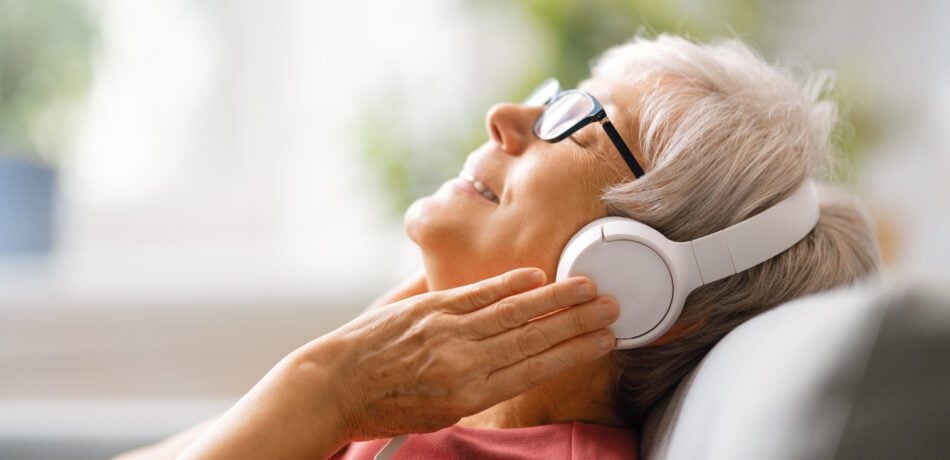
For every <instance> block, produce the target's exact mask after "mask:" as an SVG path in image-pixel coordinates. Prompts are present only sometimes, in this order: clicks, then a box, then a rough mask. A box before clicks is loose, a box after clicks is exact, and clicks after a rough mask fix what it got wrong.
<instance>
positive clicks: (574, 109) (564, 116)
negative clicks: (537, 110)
mask: <svg viewBox="0 0 950 460" xmlns="http://www.w3.org/2000/svg"><path fill="white" fill-rule="evenodd" d="M593 110H594V101H592V100H591V98H589V97H587V96H586V95H585V94H583V93H575V92H567V93H562V94H561V95H560V96H559V97H558V98H557V99H556V100H555V101H554V102H553V103H552V104H551V105H549V106H548V107H547V108H545V109H544V114H543V115H541V119H540V120H538V123H537V124H536V125H535V134H537V136H538V137H539V138H541V139H545V140H550V139H554V138H557V137H558V136H560V135H562V134H564V133H565V132H567V130H569V129H571V128H573V127H574V126H575V125H576V124H577V123H579V122H580V121H581V120H583V119H584V118H586V117H587V116H589V115H590V113H591V111H593Z"/></svg>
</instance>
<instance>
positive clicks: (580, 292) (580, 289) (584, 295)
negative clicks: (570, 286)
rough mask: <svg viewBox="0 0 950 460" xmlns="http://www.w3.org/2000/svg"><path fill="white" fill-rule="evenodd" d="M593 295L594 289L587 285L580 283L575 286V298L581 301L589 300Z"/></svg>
mask: <svg viewBox="0 0 950 460" xmlns="http://www.w3.org/2000/svg"><path fill="white" fill-rule="evenodd" d="M593 295H594V289H593V288H592V287H591V286H590V284H588V283H581V284H580V285H578V286H577V296H578V297H580V298H581V299H585V300H586V299H589V298H591V297H592V296H593Z"/></svg>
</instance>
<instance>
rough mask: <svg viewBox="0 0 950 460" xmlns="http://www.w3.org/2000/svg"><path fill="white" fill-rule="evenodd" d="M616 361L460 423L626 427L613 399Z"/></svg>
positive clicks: (579, 371)
mask: <svg viewBox="0 0 950 460" xmlns="http://www.w3.org/2000/svg"><path fill="white" fill-rule="evenodd" d="M614 375H615V374H614V371H613V369H612V360H611V359H610V356H606V357H604V358H602V359H601V360H598V361H595V362H593V363H590V364H587V365H583V366H580V367H577V368H575V369H573V370H572V371H569V372H567V373H566V374H564V375H562V376H560V377H558V378H556V379H554V380H552V381H550V382H547V383H545V384H543V385H540V386H538V387H536V388H534V389H532V390H530V391H528V392H526V393H523V394H521V395H518V396H516V397H514V398H512V399H509V400H507V401H503V402H501V403H498V404H496V405H494V406H492V407H489V408H488V409H486V410H484V411H482V412H480V413H478V414H475V415H471V416H469V417H465V418H463V419H462V420H460V421H459V422H458V425H460V426H464V427H468V428H522V427H529V426H537V425H547V424H552V423H567V422H586V423H599V424H603V425H613V426H624V425H625V424H624V422H623V420H622V419H621V418H620V416H619V415H618V414H617V411H616V408H615V405H614V401H613V398H612V387H613V385H612V382H613V381H614V380H615V379H614V378H613V377H614Z"/></svg>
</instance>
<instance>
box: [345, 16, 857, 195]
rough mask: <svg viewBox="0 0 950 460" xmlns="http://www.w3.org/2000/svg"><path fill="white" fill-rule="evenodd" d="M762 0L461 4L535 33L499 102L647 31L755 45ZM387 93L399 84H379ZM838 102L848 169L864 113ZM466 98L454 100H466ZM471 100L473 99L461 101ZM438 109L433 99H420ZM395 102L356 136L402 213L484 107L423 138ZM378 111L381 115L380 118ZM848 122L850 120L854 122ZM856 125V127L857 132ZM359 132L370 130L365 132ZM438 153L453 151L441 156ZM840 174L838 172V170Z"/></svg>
mask: <svg viewBox="0 0 950 460" xmlns="http://www.w3.org/2000/svg"><path fill="white" fill-rule="evenodd" d="M761 2H762V0H722V1H717V2H706V1H701V0H700V1H695V2H688V4H687V2H677V1H665V0H521V1H515V2H512V1H503V0H491V1H485V0H482V1H479V0H468V1H467V2H466V3H465V4H466V5H467V6H468V8H469V9H470V12H471V13H480V14H483V15H485V17H486V20H491V18H492V15H499V14H518V13H521V14H522V15H523V16H524V17H525V18H526V19H527V21H528V22H529V25H530V26H533V28H534V31H535V32H536V33H537V34H538V35H539V38H540V39H539V40H538V42H539V43H541V46H542V47H543V49H540V50H537V52H536V53H535V54H534V56H535V58H536V62H526V63H522V69H521V74H520V75H519V76H518V77H516V78H515V79H513V80H511V82H510V84H509V86H508V87H507V88H504V89H501V90H500V91H499V93H498V96H499V99H497V100H509V101H516V100H521V99H522V98H523V97H524V96H526V95H527V94H528V93H529V92H530V91H531V89H533V87H534V86H535V85H537V84H538V83H539V82H540V81H542V80H543V79H544V78H546V77H549V76H555V77H557V78H558V79H559V80H560V81H561V83H562V85H564V86H565V87H573V86H575V85H576V84H577V82H579V81H580V80H582V79H584V78H586V76H587V75H588V73H589V70H590V69H589V65H590V63H591V61H592V60H593V59H595V58H596V57H597V56H598V55H599V54H600V53H601V52H603V51H604V50H606V49H607V48H609V47H611V46H614V45H617V44H620V43H623V42H624V41H627V40H629V39H631V38H632V37H633V36H634V35H635V34H636V33H638V32H642V33H645V34H647V35H657V34H660V33H673V34H678V35H684V36H688V37H691V38H694V39H697V40H710V39H715V38H721V37H738V38H741V39H742V40H744V41H745V42H747V43H750V44H752V45H753V46H757V44H760V43H761V42H762V41H763V40H764V39H766V38H768V37H765V36H763V35H764V31H763V30H762V24H763V23H764V21H763V17H762V15H763V11H762V5H761ZM386 90H387V93H386V94H390V95H391V94H392V91H393V90H396V91H398V88H386ZM831 97H832V98H833V99H835V100H836V101H837V102H839V103H840V104H842V105H843V106H844V108H845V110H843V111H842V118H843V120H844V123H842V125H841V127H840V129H839V130H838V132H837V133H836V134H835V136H834V139H835V142H836V145H837V147H839V149H841V150H842V152H843V153H844V155H843V156H844V159H843V161H842V162H841V163H839V165H838V168H837V171H836V173H838V175H839V176H844V177H845V178H847V177H848V174H847V172H848V171H850V170H851V169H853V167H854V165H855V164H856V162H857V159H858V156H857V154H856V152H858V151H859V148H860V147H861V146H862V145H863V144H862V143H861V142H860V140H861V139H862V133H863V132H864V131H863V130H864V129H865V128H866V127H867V126H868V123H870V117H869V116H867V114H866V111H864V110H862V108H861V107H856V106H854V105H853V104H850V101H849V99H848V95H847V94H846V93H844V92H841V91H838V92H835V93H833V94H832V95H831ZM465 102H466V101H453V104H454V103H465ZM468 103H470V104H472V101H468ZM427 104H430V105H432V106H433V107H432V110H433V111H435V112H437V111H438V107H437V104H438V102H436V101H427ZM401 107H403V108H404V107H405V106H402V105H400V104H399V101H398V100H395V101H394V99H393V98H392V97H389V98H384V101H383V102H382V103H379V104H372V105H369V106H368V108H367V111H366V114H365V116H364V117H363V123H362V124H361V128H362V129H361V130H360V132H361V133H364V134H363V135H364V136H366V137H364V139H365V142H364V154H365V158H366V160H367V162H368V163H369V167H370V168H371V169H375V170H376V171H377V172H378V173H379V176H380V177H381V179H382V181H383V184H384V185H385V187H386V189H387V191H388V192H389V193H388V197H389V202H390V203H389V204H390V207H391V209H392V210H393V212H394V213H395V214H401V213H402V212H403V211H404V210H405V208H406V206H408V205H409V204H410V203H411V202H412V201H413V200H414V199H416V198H418V197H419V196H422V195H424V194H427V193H431V192H432V190H434V189H435V188H436V187H437V185H438V184H439V183H441V182H442V181H444V180H445V179H446V178H447V177H450V176H452V175H453V174H455V173H457V168H458V166H459V164H460V163H461V159H462V158H464V156H465V155H467V154H468V152H470V151H471V150H472V149H474V148H475V147H476V146H477V145H478V144H480V143H482V142H484V140H485V136H486V135H485V131H484V122H483V119H484V110H485V107H483V106H482V107H477V108H476V107H472V109H473V110H471V114H470V115H467V117H468V121H463V122H462V124H465V125H466V126H469V127H470V130H469V131H467V132H466V134H461V135H460V133H458V132H448V131H445V130H436V131H437V132H440V133H443V135H442V136H441V137H440V136H439V134H436V135H435V136H436V137H435V138H432V137H431V135H430V136H429V137H427V138H426V139H421V138H420V137H419V136H416V135H414V134H412V133H413V130H412V129H411V126H409V124H410V123H412V122H411V121H407V120H404V119H402V118H400V117H399V116H398V113H399V110H400V108H401ZM379 113H386V114H387V115H386V116H384V117H381V116H379V115H378V114H379ZM850 121H857V122H858V123H859V124H860V126H856V125H854V124H852V123H850ZM856 129H857V130H858V131H856ZM365 133H372V134H369V135H368V136H367V135H366V134H365ZM445 152H453V153H452V154H451V155H448V157H449V158H448V160H449V161H447V160H446V157H447V155H446V154H445ZM842 173H844V174H842Z"/></svg>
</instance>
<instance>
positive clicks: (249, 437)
mask: <svg viewBox="0 0 950 460" xmlns="http://www.w3.org/2000/svg"><path fill="white" fill-rule="evenodd" d="M579 90H580V91H579V92H575V93H571V94H574V95H575V96H576V97H581V98H588V100H590V101H594V102H592V103H591V104H593V105H592V107H595V106H596V104H600V105H602V107H603V109H604V115H606V118H603V119H601V120H593V121H599V123H596V122H593V123H592V122H590V121H591V120H587V121H583V120H580V119H579V118H578V117H576V116H575V115H572V114H571V113H569V112H570V110H569V109H570V107H568V108H565V107H563V106H564V104H559V103H558V102H557V101H558V100H560V99H561V98H563V97H564V96H562V95H561V92H559V89H558V88H557V87H556V85H555V84H554V83H551V82H549V83H548V84H547V85H546V86H545V87H543V88H541V89H539V90H538V91H537V92H536V93H535V94H534V95H533V96H532V97H531V98H529V100H527V101H525V102H524V103H521V104H517V103H502V104H498V105H495V106H493V107H492V108H491V109H490V110H489V112H488V115H487V131H488V138H489V140H488V142H487V143H485V144H484V145H483V146H482V147H480V148H479V149H477V150H476V151H474V152H472V154H471V155H469V157H468V159H467V160H466V161H465V165H464V166H463V168H462V173H461V174H460V175H459V176H460V177H458V178H455V179H452V180H450V181H448V182H446V183H445V184H444V185H443V186H442V187H441V188H440V189H439V190H438V191H437V192H436V193H434V194H433V195H432V196H429V197H425V198H422V199H420V200H419V201H417V202H416V203H414V204H413V205H412V206H411V207H410V208H409V210H408V211H407V212H406V219H405V224H406V232H407V233H408V235H409V237H410V238H412V240H413V241H414V242H416V243H417V244H418V245H419V247H420V248H421V249H422V254H423V258H424V266H425V271H424V276H420V277H418V278H415V279H412V280H409V281H408V282H407V283H406V284H405V285H404V286H402V287H400V288H398V289H396V290H395V291H394V292H392V293H391V294H389V295H388V296H387V297H385V298H384V300H383V301H381V302H380V303H383V304H388V305H386V306H383V307H381V308H378V309H373V310H371V311H368V312H367V313H365V314H364V315H362V316H361V317H359V318H357V319H355V320H354V321H353V322H351V323H350V324H348V325H346V326H344V327H343V328H341V329H339V330H337V331H334V332H333V333H331V334H329V335H327V336H325V337H322V338H320V339H317V340H315V341H314V342H311V343H310V344H307V345H306V346H304V347H302V348H301V349H300V350H297V351H295V352H294V353H293V354H291V355H290V356H288V357H287V358H286V359H285V360H284V361H282V362H281V363H280V364H278V366H277V367H275V369H274V370H272V371H271V372H270V373H269V374H268V375H267V376H266V377H265V378H264V379H263V380H262V381H261V382H260V383H259V384H258V385H257V386H256V387H255V388H254V389H253V390H252V391H251V392H250V393H248V395H247V396H245V398H243V399H242V400H241V401H240V402H239V403H238V404H237V405H235V406H234V407H233V408H232V409H231V410H230V411H229V412H228V413H226V414H225V415H224V416H223V417H221V418H220V419H219V420H217V421H216V422H215V423H213V424H212V425H211V426H210V428H205V427H199V428H196V429H195V430H193V431H192V432H191V433H190V434H185V435H182V437H180V438H179V439H178V441H177V444H176V442H172V443H171V444H166V445H165V446H164V448H167V449H169V450H167V451H165V452H171V451H172V450H175V449H180V448H181V446H183V445H187V446H188V448H187V450H186V452H185V456H187V457H222V458H224V457H234V456H260V457H277V456H309V457H319V456H329V455H333V454H335V455H337V456H338V457H340V458H346V459H350V458H353V459H356V458H373V456H375V455H377V453H379V452H380V450H382V449H384V446H386V443H387V439H388V438H390V437H392V436H396V435H402V434H406V433H417V434H414V435H412V436H409V437H408V438H406V437H399V438H398V443H401V444H402V445H401V447H399V446H397V445H394V444H390V445H389V446H388V447H385V449H387V451H395V452H396V453H395V454H394V455H395V456H396V457H397V458H398V457H399V456H400V455H403V456H406V457H407V458H408V457H410V456H414V457H429V456H431V455H434V454H436V453H440V452H441V454H440V455H443V456H463V457H477V456H487V457H492V458H495V457H506V458H568V457H596V458H630V457H634V456H636V430H637V428H638V427H639V426H640V424H641V423H642V421H643V419H644V417H645V416H646V414H647V413H648V412H649V411H650V409H651V407H652V406H653V405H654V404H655V403H656V402H657V401H658V400H659V399H660V398H661V397H662V396H663V395H665V394H666V393H668V392H669V391H670V390H671V389H672V388H673V387H674V386H675V385H676V384H677V382H679V381H680V379H681V378H682V377H683V376H684V375H685V374H686V373H687V372H689V371H690V370H691V369H692V368H693V367H694V366H696V364H697V363H698V362H699V361H700V359H702V357H703V356H704V354H705V353H706V352H707V351H708V350H709V349H710V348H711V347H712V346H713V345H715V344H716V342H717V341H718V340H719V339H720V338H722V337H723V335H724V334H726V333H727V332H729V331H730V330H732V329H733V328H735V327H736V326H738V325H739V324H741V323H742V322H744V321H746V320H747V319H749V318H751V317H752V316H754V315H756V314H758V313H760V312H762V311H765V310H767V309H769V308H771V307H773V306H775V305H778V304H780V303H782V302H785V301H788V300H790V299H793V298H795V297H799V296H803V295H806V294H810V293H814V292H818V291H822V290H825V289H828V288H831V287H834V286H838V285H841V284H845V283H850V282H852V281H854V280H856V279H858V278H859V277H862V276H863V275H866V274H871V273H874V272H875V271H876V270H877V265H878V249H877V244H876V242H875V238H874V236H873V229H872V226H871V224H870V222H869V220H868V218H867V217H866V215H865V214H864V213H863V212H862V211H861V208H860V206H859V205H858V204H857V203H856V202H855V201H854V200H852V199H850V198H849V197H848V196H847V195H846V194H844V193H842V192H839V191H836V190H833V189H831V188H827V187H822V188H821V189H820V193H819V195H820V207H819V212H818V213H817V223H816V224H815V225H814V226H813V227H812V225H810V224H809V225H808V227H807V228H808V229H810V231H807V234H805V236H804V237H803V238H801V239H800V241H798V238H796V240H795V241H797V242H796V243H794V244H793V245H791V247H789V248H788V249H787V250H783V251H781V252H780V253H779V254H778V255H776V256H774V257H771V258H769V259H768V260H766V261H765V262H763V263H760V264H757V265H755V266H752V267H751V268H749V269H747V270H744V271H739V272H738V273H735V274H733V275H729V276H725V277H724V278H723V279H720V280H718V281H713V282H709V283H708V284H705V285H703V286H701V287H699V288H697V289H695V290H694V291H692V293H691V294H689V296H688V297H687V298H686V300H685V304H684V305H683V307H682V312H681V314H680V315H679V317H678V320H677V321H676V322H675V324H673V325H672V327H671V328H669V329H668V330H667V331H666V332H665V333H663V334H662V336H661V337H659V338H657V339H655V340H652V341H651V343H648V344H645V345H644V346H640V347H638V348H633V349H628V350H614V349H613V348H614V336H613V335H612V333H611V332H610V331H608V330H607V329H605V328H607V327H608V326H609V325H610V324H611V323H612V322H613V321H614V320H615V319H616V318H617V316H618V306H617V302H616V300H615V299H612V298H611V297H597V296H596V291H595V290H596V286H595V285H594V284H593V283H592V282H591V281H590V280H588V279H585V278H580V277H575V278H568V279H566V280H563V281H560V282H558V283H554V284H548V285H547V286H544V287H538V286H540V285H542V284H546V281H545V280H553V279H554V278H555V273H556V270H557V268H558V261H559V258H560V256H561V254H562V250H563V249H564V247H565V245H566V244H567V243H568V240H569V239H570V238H571V237H572V235H574V234H575V232H577V231H578V229H581V228H582V227H584V226H585V225H586V224H588V223H589V222H592V221H594V220H596V219H599V218H603V217H606V216H624V217H628V218H632V219H635V220H636V221H639V222H641V223H644V224H646V225H649V226H650V227H652V228H654V229H656V230H657V231H659V232H660V233H661V234H662V235H664V236H665V237H667V238H669V239H670V240H673V241H690V240H694V239H697V238H700V237H703V236H705V235H709V234H711V233H713V232H716V231H719V230H722V229H724V228H727V227H729V226H731V225H733V224H736V223H739V222H742V221H744V220H746V219H749V218H750V217H753V216H756V215H757V214H759V213H761V212H762V211H763V210H766V209H770V208H771V207H772V206H773V205H776V204H777V203H780V202H782V201H783V200H784V199H786V198H787V197H789V196H790V195H793V193H795V191H796V190H798V189H799V187H800V186H801V185H802V184H803V183H806V181H808V180H809V179H810V178H813V177H814V176H817V175H819V174H820V173H822V172H825V171H826V170H827V168H828V164H829V162H830V160H831V159H832V156H833V149H832V147H831V145H830V143H829V135H830V133H831V131H832V127H833V125H834V123H835V120H836V113H835V108H834V106H833V105H832V104H831V103H829V102H826V101H820V100H819V96H820V95H821V94H822V93H823V92H824V91H825V90H827V88H826V85H824V84H823V82H820V81H819V82H813V83H812V84H808V85H804V87H802V86H800V85H799V84H797V83H796V82H795V81H794V80H793V79H792V78H790V77H789V75H788V74H787V73H786V72H785V71H783V70H781V69H778V68H775V67H773V66H770V65H768V64H766V63H765V62H763V60H762V59H761V58H759V57H758V56H757V55H756V54H755V53H753V52H752V51H750V50H749V49H748V48H747V47H746V46H744V45H743V44H741V43H739V42H737V41H726V42H722V43H718V44H714V45H701V44H696V43H692V42H690V41H687V40H684V39H681V38H677V37H671V36H661V37H659V38H657V39H655V40H651V39H645V38H637V39H634V40H633V41H632V42H630V43H628V44H625V45H622V46H619V47H616V48H613V49H611V50H609V51H607V52H606V53H605V54H604V56H603V57H602V58H601V59H600V60H599V62H597V64H596V65H595V66H594V68H593V72H592V76H591V78H590V79H588V80H586V81H584V82H583V83H582V84H581V85H580V88H579ZM577 95H579V96H577ZM594 118H598V117H594ZM561 125H564V126H561ZM518 267H537V268H539V269H540V271H538V270H537V269H520V270H514V271H512V270H513V269H516V268H518ZM499 274H505V275H503V276H501V277H498V275H499ZM493 277H495V278H493ZM485 280H487V281H485ZM473 283H475V284H473ZM460 287H462V288H460ZM565 307H571V308H565ZM624 307H625V308H630V307H628V306H624ZM633 308H636V306H635V305H634V306H633ZM437 430H438V431H437ZM418 433H422V434H418ZM199 435H200V437H199ZM196 437H197V438H198V439H197V440H196V441H194V442H192V440H193V439H194V438H196ZM357 441H364V442H357ZM170 445H174V446H176V447H169V446H170ZM154 452H157V451H154ZM145 453H148V452H147V451H146V452H145Z"/></svg>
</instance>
